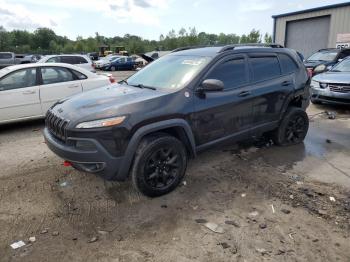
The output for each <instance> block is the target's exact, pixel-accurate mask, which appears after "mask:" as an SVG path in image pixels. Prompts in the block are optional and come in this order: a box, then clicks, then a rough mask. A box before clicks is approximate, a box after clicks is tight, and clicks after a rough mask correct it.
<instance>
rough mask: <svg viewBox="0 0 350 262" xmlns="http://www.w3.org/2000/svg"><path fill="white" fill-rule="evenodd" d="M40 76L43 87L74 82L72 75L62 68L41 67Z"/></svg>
mask: <svg viewBox="0 0 350 262" xmlns="http://www.w3.org/2000/svg"><path fill="white" fill-rule="evenodd" d="M41 75H42V79H43V84H44V85H49V84H54V83H61V82H68V81H74V80H75V78H74V76H73V73H72V72H71V71H69V70H68V69H67V68H63V67H43V68H41Z"/></svg>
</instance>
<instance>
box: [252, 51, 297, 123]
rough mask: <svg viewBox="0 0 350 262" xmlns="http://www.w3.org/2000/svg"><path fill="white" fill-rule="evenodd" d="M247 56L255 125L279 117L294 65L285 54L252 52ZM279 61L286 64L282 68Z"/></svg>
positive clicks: (291, 81)
mask: <svg viewBox="0 0 350 262" xmlns="http://www.w3.org/2000/svg"><path fill="white" fill-rule="evenodd" d="M249 56H250V57H249V64H250V69H251V70H250V71H251V74H252V85H251V86H252V89H251V92H252V98H253V116H254V118H253V121H254V125H255V126H256V127H258V126H259V125H264V124H269V123H273V122H275V121H278V120H279V116H280V112H281V110H282V107H283V104H284V102H285V101H286V97H287V96H288V95H289V94H290V93H291V92H293V91H294V84H295V83H294V72H295V70H296V69H297V66H296V64H295V63H294V62H293V60H292V59H291V58H290V57H289V56H288V55H286V54H280V56H277V54H274V53H268V54H266V53H261V54H258V53H256V54H250V55H249ZM280 61H281V63H283V64H285V63H287V65H286V66H285V67H284V68H285V69H284V70H282V69H281V66H280ZM287 66H289V67H290V69H287Z"/></svg>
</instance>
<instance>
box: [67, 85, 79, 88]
mask: <svg viewBox="0 0 350 262" xmlns="http://www.w3.org/2000/svg"><path fill="white" fill-rule="evenodd" d="M76 87H79V85H70V86H68V88H76Z"/></svg>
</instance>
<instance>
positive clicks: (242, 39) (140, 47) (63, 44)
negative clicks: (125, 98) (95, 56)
mask: <svg viewBox="0 0 350 262" xmlns="http://www.w3.org/2000/svg"><path fill="white" fill-rule="evenodd" d="M261 42H265V43H271V42H272V38H271V35H269V34H267V33H266V34H265V35H262V34H261V33H260V31H259V30H255V29H253V30H251V32H250V33H249V34H243V35H241V36H239V35H236V34H224V33H220V34H208V33H205V32H200V33H198V32H197V30H196V28H194V27H190V28H189V29H188V30H186V29H185V28H181V29H180V30H179V31H178V32H176V31H175V30H171V31H170V32H169V33H168V34H166V35H163V34H162V35H160V37H159V40H147V39H143V38H141V37H140V36H136V35H130V34H126V35H124V36H123V37H121V36H115V37H105V36H102V35H100V34H99V33H95V37H88V38H83V37H81V36H78V37H77V38H76V40H75V41H73V40H70V39H68V38H67V37H66V36H59V35H57V34H56V33H55V32H54V31H53V30H52V29H49V28H38V29H36V30H35V31H34V32H28V31H24V30H12V31H7V30H6V29H5V28H4V27H2V26H0V51H1V52H3V51H10V52H15V53H37V54H58V53H85V52H97V51H98V50H99V49H98V47H99V46H100V45H101V44H105V45H109V46H124V47H125V49H126V50H127V51H128V52H129V53H130V54H140V53H146V52H149V51H153V50H158V51H161V50H173V49H175V48H178V47H183V46H196V45H224V44H238V43H261Z"/></svg>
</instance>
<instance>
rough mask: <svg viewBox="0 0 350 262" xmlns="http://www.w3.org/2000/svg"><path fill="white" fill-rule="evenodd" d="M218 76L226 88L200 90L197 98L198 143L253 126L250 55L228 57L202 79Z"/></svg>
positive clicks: (226, 135) (195, 125)
mask: <svg viewBox="0 0 350 262" xmlns="http://www.w3.org/2000/svg"><path fill="white" fill-rule="evenodd" d="M205 79H218V80H221V81H222V82H223V83H224V86H225V87H224V90H223V91H218V92H207V93H205V94H201V93H197V94H196V95H195V98H194V102H195V113H194V128H193V129H194V130H195V136H196V142H197V144H198V145H200V146H201V145H204V144H207V143H210V142H212V141H215V140H218V139H221V138H225V137H229V136H231V135H234V134H237V133H239V132H244V131H246V130H248V129H249V128H250V127H251V125H252V100H251V99H252V98H251V95H250V86H249V77H248V65H247V58H246V56H244V55H234V56H228V57H225V58H224V59H222V60H221V61H219V62H218V63H216V64H215V65H214V66H213V68H212V69H211V70H210V71H209V73H208V74H207V75H206V76H205V77H204V78H203V79H202V80H205Z"/></svg>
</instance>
